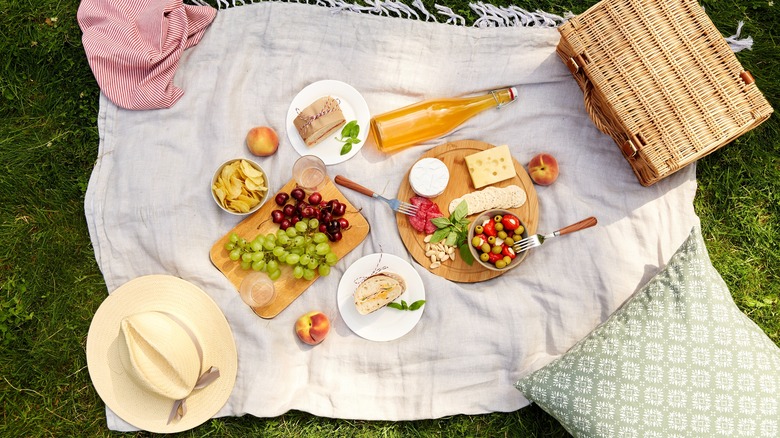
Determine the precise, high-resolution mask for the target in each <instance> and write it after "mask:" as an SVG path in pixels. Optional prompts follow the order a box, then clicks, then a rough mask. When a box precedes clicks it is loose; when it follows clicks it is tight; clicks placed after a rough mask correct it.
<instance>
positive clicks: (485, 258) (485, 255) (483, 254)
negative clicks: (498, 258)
mask: <svg viewBox="0 0 780 438" xmlns="http://www.w3.org/2000/svg"><path fill="white" fill-rule="evenodd" d="M479 259H480V260H482V261H483V262H486V261H488V260H490V256H489V255H488V253H486V252H483V253H482V254H480V255H479Z"/></svg>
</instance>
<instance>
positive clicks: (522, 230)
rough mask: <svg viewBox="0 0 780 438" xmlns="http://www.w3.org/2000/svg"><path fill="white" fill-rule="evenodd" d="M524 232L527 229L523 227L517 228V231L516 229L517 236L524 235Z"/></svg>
mask: <svg viewBox="0 0 780 438" xmlns="http://www.w3.org/2000/svg"><path fill="white" fill-rule="evenodd" d="M524 231H525V228H523V226H522V225H520V226H519V227H517V229H515V234H523V232H524Z"/></svg>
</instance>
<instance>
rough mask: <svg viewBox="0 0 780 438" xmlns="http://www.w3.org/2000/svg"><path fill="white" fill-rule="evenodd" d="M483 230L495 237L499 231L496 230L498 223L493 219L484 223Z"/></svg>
mask: <svg viewBox="0 0 780 438" xmlns="http://www.w3.org/2000/svg"><path fill="white" fill-rule="evenodd" d="M482 231H483V232H484V233H485V234H486V235H488V236H493V237H495V236H496V234H498V232H497V231H496V223H495V222H493V220H489V221H487V222H486V223H485V224H484V225H482Z"/></svg>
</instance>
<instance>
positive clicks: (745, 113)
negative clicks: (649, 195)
mask: <svg viewBox="0 0 780 438" xmlns="http://www.w3.org/2000/svg"><path fill="white" fill-rule="evenodd" d="M559 31H560V34H561V40H560V42H559V44H558V47H557V52H558V55H559V56H560V57H561V59H563V61H564V63H566V65H567V66H568V67H569V69H570V70H571V72H572V75H574V77H575V78H576V80H577V83H578V84H579V86H580V88H581V89H582V91H583V93H584V96H585V107H586V109H587V111H588V113H589V115H590V117H591V119H592V120H593V122H594V123H595V124H596V126H597V127H598V128H599V129H600V130H601V131H602V132H604V133H605V134H607V135H609V136H610V137H612V138H613V139H614V140H615V142H616V143H617V145H618V146H619V147H620V149H621V151H622V152H623V155H624V156H625V157H626V160H627V161H628V162H629V163H630V164H631V167H632V168H633V170H634V173H635V174H636V176H637V178H638V179H639V182H640V183H641V184H642V185H645V186H649V185H651V184H653V183H655V182H657V181H659V180H660V179H662V178H664V177H666V176H669V175H671V174H672V173H674V172H676V171H677V170H679V169H681V168H683V167H685V166H686V165H688V164H690V163H692V162H694V161H696V160H697V159H699V158H701V157H703V156H705V155H707V154H709V153H711V152H713V151H715V150H716V149H718V148H720V147H722V146H724V145H726V144H727V143H729V142H731V141H732V140H734V139H736V138H737V137H739V136H740V135H742V134H744V133H745V132H747V131H749V130H750V129H752V128H754V127H756V126H758V125H759V124H760V123H761V122H763V121H764V120H766V119H767V118H768V117H769V115H770V114H771V113H772V107H771V106H770V105H769V103H768V102H767V101H766V99H765V98H764V96H763V95H762V94H761V92H760V91H759V89H758V88H757V87H756V84H755V82H754V80H753V77H752V76H751V75H750V73H749V72H747V71H745V70H744V69H743V68H742V66H741V65H740V63H739V61H738V60H737V58H736V56H734V53H733V52H732V51H731V49H730V48H729V46H728V44H727V43H726V41H725V39H724V38H723V36H722V35H721V34H720V33H719V32H718V30H717V29H716V28H715V25H714V24H713V23H712V21H710V19H709V17H707V15H706V14H705V13H704V9H703V8H702V7H701V6H699V4H698V3H697V2H696V0H602V1H601V2H599V3H598V4H596V5H594V6H593V7H591V8H590V9H588V10H587V11H585V12H584V13H582V14H581V15H579V16H576V17H574V18H572V19H570V20H569V21H568V22H566V23H565V24H563V25H562V26H561V27H560V28H559Z"/></svg>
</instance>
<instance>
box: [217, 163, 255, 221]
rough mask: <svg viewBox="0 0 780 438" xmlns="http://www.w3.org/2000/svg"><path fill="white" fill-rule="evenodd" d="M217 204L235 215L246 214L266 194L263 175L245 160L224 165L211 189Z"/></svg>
mask: <svg viewBox="0 0 780 438" xmlns="http://www.w3.org/2000/svg"><path fill="white" fill-rule="evenodd" d="M211 190H212V191H213V192H214V196H215V197H216V199H217V202H219V204H220V205H221V206H222V207H223V208H225V209H227V210H230V211H233V212H236V213H248V212H249V211H250V210H252V208H254V207H256V206H257V205H258V204H260V202H261V201H262V200H263V198H264V197H265V195H266V194H267V192H268V186H267V185H266V181H265V178H264V176H263V173H262V172H261V171H260V170H258V169H257V168H255V167H254V166H253V165H252V164H251V163H249V162H248V161H246V160H236V161H233V162H231V163H229V164H227V165H225V166H224V167H223V168H222V170H221V171H220V172H219V175H218V176H217V178H216V181H214V184H213V185H212V187H211Z"/></svg>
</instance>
